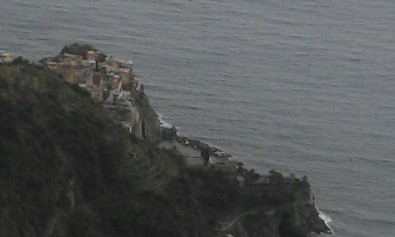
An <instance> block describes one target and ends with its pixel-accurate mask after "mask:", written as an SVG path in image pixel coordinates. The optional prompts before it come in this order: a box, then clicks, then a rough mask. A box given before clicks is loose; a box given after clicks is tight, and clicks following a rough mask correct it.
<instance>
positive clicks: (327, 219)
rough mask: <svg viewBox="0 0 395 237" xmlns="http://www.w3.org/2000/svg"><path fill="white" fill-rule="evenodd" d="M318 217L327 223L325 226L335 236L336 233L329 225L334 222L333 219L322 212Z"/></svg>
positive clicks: (319, 212)
mask: <svg viewBox="0 0 395 237" xmlns="http://www.w3.org/2000/svg"><path fill="white" fill-rule="evenodd" d="M318 217H319V218H321V220H323V221H324V222H325V225H326V226H327V227H328V228H329V229H330V230H331V232H332V234H334V233H335V232H334V231H333V229H332V227H331V226H330V225H329V224H330V223H331V222H332V221H333V220H332V218H331V217H330V216H329V215H328V214H326V213H324V212H323V211H320V210H318Z"/></svg>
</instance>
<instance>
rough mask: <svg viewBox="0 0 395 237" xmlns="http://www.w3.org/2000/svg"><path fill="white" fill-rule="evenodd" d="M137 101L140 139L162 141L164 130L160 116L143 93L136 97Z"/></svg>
mask: <svg viewBox="0 0 395 237" xmlns="http://www.w3.org/2000/svg"><path fill="white" fill-rule="evenodd" d="M135 101H136V106H137V108H138V111H139V114H140V119H139V125H138V131H137V134H138V137H139V138H142V139H147V140H150V141H156V140H159V139H161V137H162V129H161V126H160V120H159V116H158V114H157V113H156V112H155V110H154V109H153V108H152V106H151V104H150V103H149V100H148V97H147V96H146V95H145V94H144V92H143V91H142V92H140V93H139V94H138V95H136V97H135Z"/></svg>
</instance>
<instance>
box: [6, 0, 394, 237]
mask: <svg viewBox="0 0 395 237" xmlns="http://www.w3.org/2000/svg"><path fill="white" fill-rule="evenodd" d="M73 42H85V43H89V44H92V45H94V46H95V47H97V48H99V49H101V50H102V51H103V52H105V53H107V54H108V55H113V56H115V57H118V58H123V59H132V60H133V61H134V67H135V72H136V74H137V75H138V76H139V77H141V78H143V79H142V82H143V84H144V85H145V91H146V94H148V95H149V98H150V101H151V103H152V104H153V106H154V108H155V109H156V111H158V113H159V114H160V115H161V116H162V119H163V120H164V121H166V122H168V123H170V124H173V125H175V126H176V127H177V129H178V131H179V133H180V134H182V135H186V136H190V137H192V138H195V139H200V140H202V141H205V142H207V143H209V144H212V145H215V146H218V147H221V148H223V149H224V150H226V151H227V152H230V153H232V154H233V155H234V156H236V157H237V158H239V159H240V160H241V161H242V162H243V163H244V164H245V166H246V167H248V168H251V169H252V168H253V169H255V170H256V171H257V172H261V173H267V172H268V171H269V170H271V169H275V170H279V171H281V172H283V173H285V174H291V173H293V174H295V175H296V176H298V177H302V176H303V175H307V176H308V179H309V181H310V183H311V186H312V190H313V194H314V196H315V203H316V205H317V207H318V208H319V209H320V211H321V212H322V214H323V215H324V217H325V219H327V220H328V221H330V220H331V221H330V223H329V225H330V226H331V227H332V229H333V230H334V234H333V235H334V236H344V237H372V236H380V237H393V236H395V1H393V0H375V1H372V0H105V1H104V0H95V1H93V0H69V1H61V0H34V1H27V0H1V3H0V49H2V50H4V51H7V52H10V53H11V54H12V55H13V56H18V55H23V56H24V57H26V58H27V59H29V60H32V61H36V60H39V59H40V58H41V57H42V56H44V55H47V54H50V55H55V54H57V53H58V52H59V51H60V49H61V48H62V47H63V46H64V45H65V44H70V43H73Z"/></svg>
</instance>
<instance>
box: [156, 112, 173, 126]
mask: <svg viewBox="0 0 395 237" xmlns="http://www.w3.org/2000/svg"><path fill="white" fill-rule="evenodd" d="M158 117H159V122H160V125H161V126H162V127H165V128H172V127H173V125H172V124H171V123H169V122H166V121H165V120H164V119H163V116H162V115H161V114H159V113H158Z"/></svg>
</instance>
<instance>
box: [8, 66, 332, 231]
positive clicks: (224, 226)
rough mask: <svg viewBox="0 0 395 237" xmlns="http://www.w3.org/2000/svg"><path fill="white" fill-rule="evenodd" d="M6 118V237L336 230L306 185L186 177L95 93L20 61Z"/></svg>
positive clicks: (214, 175)
mask: <svg viewBox="0 0 395 237" xmlns="http://www.w3.org/2000/svg"><path fill="white" fill-rule="evenodd" d="M0 114H1V117H0V205H1V209H0V233H1V236H10V237H12V236H15V237H22V236H28V237H30V236H32V237H33V236H44V237H45V236H61V237H63V236H64V237H66V236H95V237H101V236H103V237H104V236H117V237H122V236H150V237H152V236H185V237H186V236H225V235H226V234H228V233H231V234H233V235H235V236H273V237H279V236H281V237H287V236H306V235H307V234H308V233H310V232H312V231H314V232H317V233H320V232H328V231H329V230H328V229H327V227H326V226H325V224H324V223H323V221H322V220H321V219H319V218H318V213H317V211H316V209H315V207H314V203H313V201H312V199H311V194H310V187H309V185H308V183H307V181H306V180H299V179H295V178H285V177H283V176H282V175H281V174H279V173H276V172H273V173H272V174H270V175H269V176H267V177H261V176H260V175H257V174H255V173H254V172H252V171H248V170H245V169H239V170H238V171H236V170H234V171H232V172H222V171H219V170H215V169H207V168H201V169H196V170H189V169H186V168H185V167H184V165H183V162H184V160H183V158H182V157H181V156H179V155H177V153H176V152H175V151H169V150H162V149H157V148H156V147H155V146H154V145H153V144H150V143H148V142H146V141H143V140H139V139H136V138H135V137H131V136H130V135H129V133H127V131H126V130H125V129H124V128H123V127H121V126H120V125H118V124H116V123H114V122H113V119H114V118H113V117H112V115H111V114H110V113H108V112H107V111H106V110H105V109H104V108H102V106H101V105H100V104H96V103H95V102H93V100H92V99H91V98H90V96H89V95H88V93H87V92H85V91H83V90H82V89H80V88H79V87H78V86H76V85H71V84H69V83H67V82H66V81H65V80H64V79H63V77H62V76H59V75H58V74H55V73H53V72H51V71H49V70H48V69H47V68H46V67H43V66H38V65H32V64H29V63H27V62H25V61H24V60H23V59H21V58H19V59H18V60H15V61H14V62H13V64H12V65H5V64H0ZM240 177H242V178H243V179H244V180H245V185H244V187H241V186H240V185H239V183H238V182H237V178H240ZM259 180H261V181H260V182H259V184H258V182H257V181H259Z"/></svg>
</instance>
